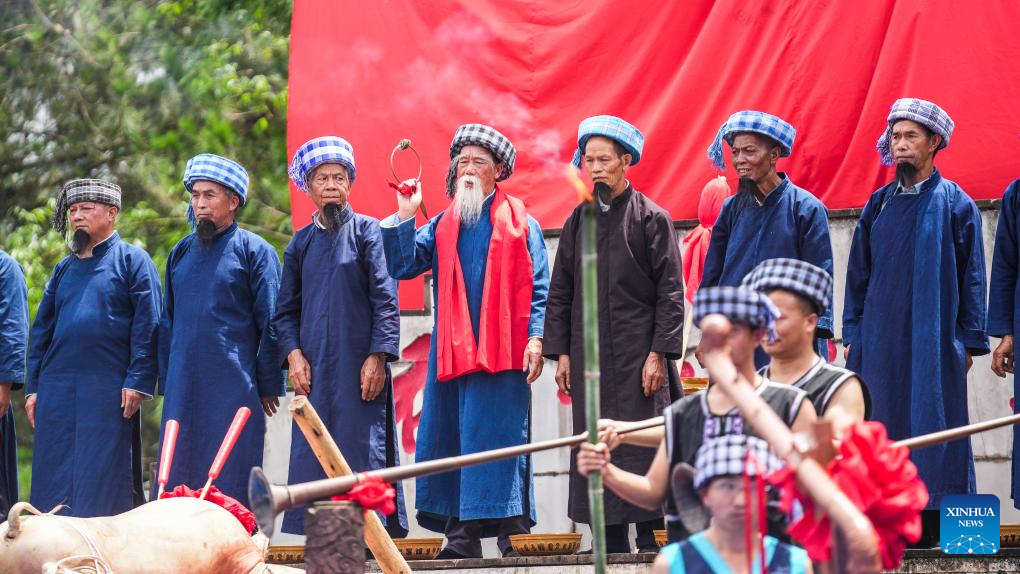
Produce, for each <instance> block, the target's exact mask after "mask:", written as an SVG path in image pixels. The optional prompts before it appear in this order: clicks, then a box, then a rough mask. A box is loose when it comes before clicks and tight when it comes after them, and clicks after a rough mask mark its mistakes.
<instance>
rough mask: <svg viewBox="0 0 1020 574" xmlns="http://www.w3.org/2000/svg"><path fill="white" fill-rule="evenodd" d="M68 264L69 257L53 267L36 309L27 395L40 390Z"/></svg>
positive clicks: (31, 340) (30, 348) (29, 350)
mask: <svg viewBox="0 0 1020 574" xmlns="http://www.w3.org/2000/svg"><path fill="white" fill-rule="evenodd" d="M66 266H67V259H64V260H62V261H61V262H60V263H57V266H56V267H54V268H53V274H52V275H50V280H49V281H47V282H46V287H45V289H44V290H43V296H42V301H40V302H39V308H38V309H36V311H35V321H34V322H33V323H32V331H31V336H30V337H29V342H28V381H27V382H26V385H25V395H34V394H35V393H37V392H39V373H40V372H41V371H42V363H43V359H44V358H45V357H46V351H48V350H49V347H50V342H51V341H52V340H53V329H54V327H55V324H54V322H55V321H56V301H55V299H56V293H57V285H58V284H59V283H60V276H61V275H62V274H63V269H64V268H65V267H66Z"/></svg>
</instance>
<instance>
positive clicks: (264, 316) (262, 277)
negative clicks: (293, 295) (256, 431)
mask: <svg viewBox="0 0 1020 574" xmlns="http://www.w3.org/2000/svg"><path fill="white" fill-rule="evenodd" d="M251 251H252V253H251V256H252V261H251V263H250V267H249V271H248V273H249V281H250V282H251V290H252V293H253V294H254V296H255V300H254V302H253V305H254V306H253V308H252V312H253V313H254V315H255V325H256V326H257V328H258V335H259V350H258V352H257V353H256V355H255V380H256V385H257V386H258V392H259V396H260V397H282V396H283V395H285V394H286V390H287V389H286V385H285V383H284V380H283V370H282V369H280V348H279V345H278V343H277V339H276V326H275V325H274V324H273V317H274V316H275V313H276V300H277V296H278V295H279V292H280V275H281V270H280V258H279V256H277V255H276V250H275V249H273V247H272V246H271V245H269V244H268V243H266V242H265V241H262V240H261V239H259V240H258V241H256V242H255V245H254V248H253V249H252V250H251Z"/></svg>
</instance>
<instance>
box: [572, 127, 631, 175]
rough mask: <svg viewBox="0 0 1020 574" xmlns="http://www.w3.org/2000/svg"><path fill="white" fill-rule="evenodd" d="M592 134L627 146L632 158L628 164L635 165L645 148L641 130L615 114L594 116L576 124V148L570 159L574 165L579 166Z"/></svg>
mask: <svg viewBox="0 0 1020 574" xmlns="http://www.w3.org/2000/svg"><path fill="white" fill-rule="evenodd" d="M592 136H602V137H606V138H609V139H611V140H613V141H615V142H617V143H619V144H620V145H622V146H623V147H625V148H627V153H629V154H630V155H631V156H632V158H633V159H632V161H631V162H630V165H637V163H638V162H639V161H641V152H642V150H644V148H645V135H644V134H643V133H641V130H639V129H637V128H636V127H634V126H632V125H631V124H629V123H627V122H625V121H624V120H621V119H620V118H618V117H616V116H594V117H590V118H588V119H586V120H584V121H582V122H581V125H579V126H577V149H576V150H575V151H574V159H573V160H572V163H573V164H574V166H576V167H581V157H582V156H583V155H584V147H585V146H586V145H588V139H589V138H591V137H592Z"/></svg>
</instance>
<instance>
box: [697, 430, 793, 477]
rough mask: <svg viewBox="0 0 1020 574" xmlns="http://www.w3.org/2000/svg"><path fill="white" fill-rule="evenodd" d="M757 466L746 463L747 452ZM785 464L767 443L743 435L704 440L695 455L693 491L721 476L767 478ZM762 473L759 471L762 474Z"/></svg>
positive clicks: (729, 435) (728, 435)
mask: <svg viewBox="0 0 1020 574" xmlns="http://www.w3.org/2000/svg"><path fill="white" fill-rule="evenodd" d="M748 452H750V453H751V456H753V457H754V459H755V460H756V461H757V463H758V464H757V466H756V465H754V464H747V453H748ZM783 466H784V465H783V461H782V460H780V458H779V457H778V456H776V454H775V453H774V452H773V451H772V448H771V447H769V443H767V442H765V441H764V440H762V439H760V438H758V437H753V436H748V435H744V434H727V435H723V436H720V437H716V438H713V439H709V440H707V441H705V443H704V444H702V445H701V447H700V448H698V452H697V454H695V455H694V489H695V490H698V489H700V488H701V487H703V486H705V485H706V484H708V483H709V482H711V481H712V479H713V478H719V477H720V476H743V475H744V474H745V473H747V475H748V476H758V475H759V474H760V475H762V476H768V475H769V474H770V473H771V472H773V471H776V470H779V469H780V468H783ZM759 471H760V472H759Z"/></svg>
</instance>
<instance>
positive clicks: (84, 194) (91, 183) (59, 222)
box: [53, 179, 121, 235]
mask: <svg viewBox="0 0 1020 574" xmlns="http://www.w3.org/2000/svg"><path fill="white" fill-rule="evenodd" d="M120 197H121V192H120V186H119V185H117V184H115V183H111V182H109V181H104V180H102V179H75V180H71V181H69V182H67V183H66V184H64V188H63V189H61V190H60V195H58V196H57V207H56V208H55V209H54V211H53V229H56V230H57V231H58V232H60V234H61V235H63V233H64V232H65V231H66V230H67V210H68V209H69V208H70V207H71V206H72V205H74V204H76V203H79V202H82V201H94V202H96V203H104V204H106V205H112V206H113V207H116V208H117V209H120Z"/></svg>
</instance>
